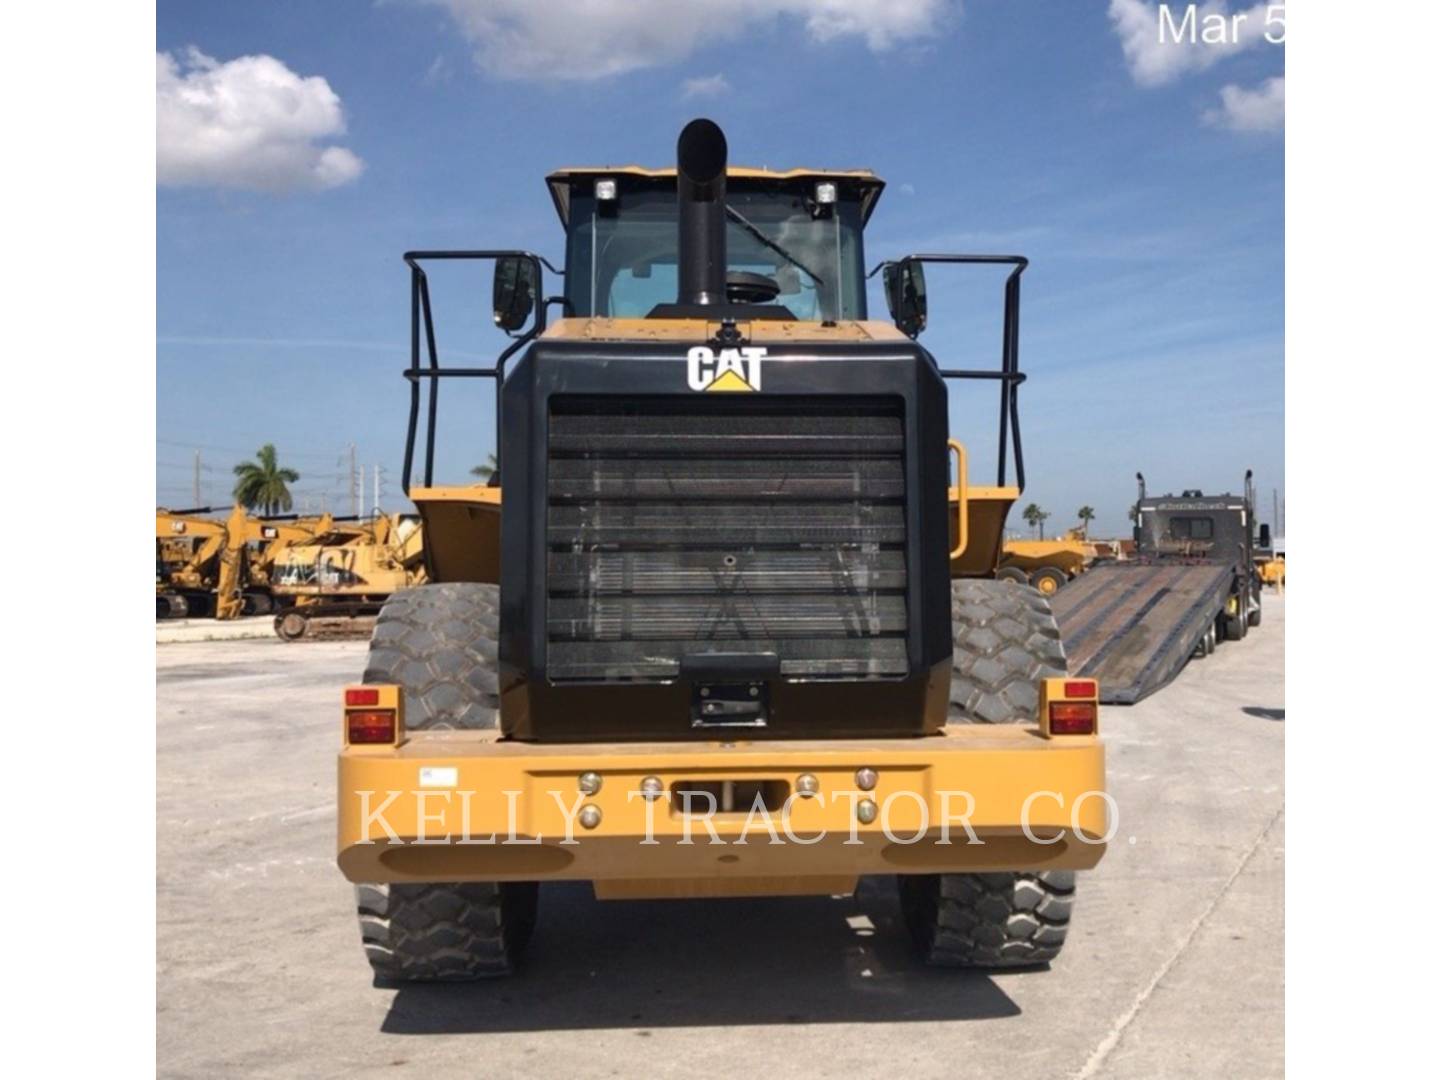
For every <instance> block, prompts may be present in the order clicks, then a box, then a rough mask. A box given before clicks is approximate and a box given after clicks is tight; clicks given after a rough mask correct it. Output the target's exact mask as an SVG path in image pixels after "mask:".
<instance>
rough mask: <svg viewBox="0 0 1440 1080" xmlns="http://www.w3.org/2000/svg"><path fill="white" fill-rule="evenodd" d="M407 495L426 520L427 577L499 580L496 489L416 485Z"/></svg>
mask: <svg viewBox="0 0 1440 1080" xmlns="http://www.w3.org/2000/svg"><path fill="white" fill-rule="evenodd" d="M410 500H411V501H412V502H413V503H414V504H415V506H416V507H417V508H418V509H419V511H420V520H421V521H423V522H424V524H425V530H424V532H425V562H426V567H427V569H428V570H429V575H430V580H431V581H479V582H486V583H489V584H493V585H498V584H499V583H500V489H499V488H498V487H486V486H484V485H483V484H473V485H467V486H463V487H430V488H414V489H412V490H411V492H410Z"/></svg>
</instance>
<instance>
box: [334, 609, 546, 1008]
mask: <svg viewBox="0 0 1440 1080" xmlns="http://www.w3.org/2000/svg"><path fill="white" fill-rule="evenodd" d="M499 634H500V590H499V588H498V587H497V586H494V585H481V584H476V583H473V582H448V583H446V584H441V585H422V586H420V587H418V588H414V589H405V590H402V591H401V592H397V593H394V594H393V595H392V596H391V597H390V599H389V600H387V601H386V602H385V606H384V607H383V608H381V609H380V615H379V618H377V619H376V621H375V630H374V633H373V634H372V635H371V637H370V656H369V659H368V661H367V663H366V665H365V675H364V681H365V682H367V683H390V684H394V685H398V686H399V687H400V688H401V692H402V693H403V694H404V697H405V726H406V728H407V729H410V730H415V731H442V730H456V729H458V730H487V729H493V728H495V727H497V726H498V724H499V721H500V688H499V676H498V672H497V670H496V665H497V662H498V638H499ZM539 892H540V887H539V885H538V884H537V883H535V882H533V881H523V882H488V881H477V882H469V881H467V882H453V883H452V882H433V883H431V882H427V883H425V884H416V885H412V884H403V885H401V884H392V885H357V886H356V887H355V898H356V905H357V907H358V908H359V912H360V937H361V940H362V941H363V942H364V945H365V955H366V956H367V957H368V958H369V960H370V966H371V967H372V968H373V969H374V970H375V974H376V976H377V977H378V978H380V979H382V980H386V981H421V982H437V981H463V980H469V979H483V978H491V977H495V976H499V975H509V974H510V973H511V972H512V971H514V970H515V966H516V964H517V962H518V959H519V956H520V953H521V952H522V951H523V950H524V948H525V945H526V943H527V942H528V941H529V940H530V936H531V934H532V932H533V931H534V928H535V916H536V910H537V906H538V901H539Z"/></svg>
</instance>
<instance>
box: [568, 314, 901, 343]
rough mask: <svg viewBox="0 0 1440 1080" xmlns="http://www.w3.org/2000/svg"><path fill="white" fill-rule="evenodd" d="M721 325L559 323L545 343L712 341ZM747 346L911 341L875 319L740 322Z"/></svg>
mask: <svg viewBox="0 0 1440 1080" xmlns="http://www.w3.org/2000/svg"><path fill="white" fill-rule="evenodd" d="M719 327H720V323H719V322H709V321H706V320H705V319H629V318H625V319H611V318H603V319H579V318H565V319H557V320H555V322H553V323H551V324H550V325H549V326H547V327H546V328H545V332H544V334H543V335H542V337H544V338H547V339H550V340H563V341H633V342H637V343H643V342H652V341H667V342H683V343H686V344H691V345H693V344H695V343H696V342H706V341H711V340H713V339H714V337H715V332H716V331H717V330H718V329H719ZM736 327H737V329H739V331H740V333H741V334H742V335H743V336H744V338H745V340H746V341H748V342H750V343H751V344H755V345H777V344H799V343H811V344H826V343H835V342H845V341H896V342H900V341H909V340H910V339H909V338H907V337H906V336H905V335H904V334H902V333H901V332H900V331H899V330H897V329H895V327H894V325H893V324H891V323H888V322H879V321H877V320H874V319H864V320H858V319H847V320H843V321H839V322H836V323H833V324H830V325H826V324H825V323H818V322H804V321H801V320H794V321H792V320H789V319H755V320H753V321H751V322H738V323H737V324H736Z"/></svg>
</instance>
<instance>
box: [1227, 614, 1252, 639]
mask: <svg viewBox="0 0 1440 1080" xmlns="http://www.w3.org/2000/svg"><path fill="white" fill-rule="evenodd" d="M1247 629H1248V627H1247V626H1246V620H1245V616H1244V615H1226V616H1225V640H1226V641H1244V640H1245V633H1246V631H1247Z"/></svg>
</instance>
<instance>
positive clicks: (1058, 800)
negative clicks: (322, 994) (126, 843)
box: [338, 726, 1111, 896]
mask: <svg viewBox="0 0 1440 1080" xmlns="http://www.w3.org/2000/svg"><path fill="white" fill-rule="evenodd" d="M860 769H871V770H874V772H875V774H876V776H875V783H874V788H873V790H870V791H862V790H860V787H859V785H858V782H857V777H856V773H857V770H860ZM339 773H340V775H339V781H340V787H339V791H340V806H339V860H338V861H339V865H340V869H341V870H342V872H343V873H344V874H345V876H346V877H347V878H349V879H350V880H351V881H415V882H423V881H464V880H487V881H506V880H512V881H513V880H585V881H592V882H594V883H595V887H596V892H597V894H599V895H601V896H641V895H653V896H659V895H742V894H769V893H825V892H843V891H846V890H847V889H848V888H850V887H852V886H853V884H854V881H855V879H856V878H857V876H859V875H862V874H880V873H891V874H893V873H902V874H903V873H940V872H951V871H985V870H1039V869H1085V868H1088V867H1091V866H1094V865H1095V864H1096V863H1097V862H1098V861H1099V860H1100V857H1101V855H1102V854H1103V853H1104V850H1105V841H1106V839H1108V835H1109V829H1110V825H1111V822H1110V812H1109V806H1108V799H1107V798H1106V797H1105V796H1104V788H1105V762H1104V749H1103V747H1102V746H1101V744H1100V742H1099V740H1098V739H1097V738H1093V737H1073V738H1055V739H1047V738H1044V737H1043V736H1042V735H1041V734H1040V733H1039V730H1038V729H1037V728H1035V727H1020V726H1016V727H961V728H952V729H949V730H948V731H947V732H946V733H945V734H944V735H940V736H929V737H921V738H911V739H897V740H846V741H840V740H824V741H820V740H817V741H803V742H800V741H791V742H745V741H741V740H736V741H733V742H732V741H726V742H710V743H666V744H657V743H641V744H623V743H618V744H617V743H607V744H585V745H576V744H570V745H537V744H532V743H514V742H506V741H504V740H502V739H500V738H498V737H497V735H496V733H494V732H470V731H467V732H415V733H412V734H410V735H409V736H408V738H407V739H406V741H404V742H403V743H402V744H401V745H399V746H396V747H390V746H384V747H359V746H357V747H350V748H347V749H346V750H344V751H343V752H342V753H341V755H340V768H339ZM586 773H594V774H596V775H597V776H598V777H599V779H600V787H599V790H598V791H595V792H594V794H590V795H586V794H582V792H581V790H580V777H581V775H582V774H586ZM801 777H807V778H810V777H813V778H814V786H815V788H816V791H815V794H814V795H813V796H811V797H801V796H800V794H799V788H800V787H801V786H804V785H802V784H800V783H799V781H800V778H801ZM647 778H654V779H653V780H651V781H650V782H651V785H652V787H653V786H655V781H657V780H658V782H659V783H658V786H659V787H660V788H661V789H662V790H663V792H664V794H663V795H662V796H661V797H660V798H658V799H653V800H650V799H646V798H644V797H643V795H642V792H641V783H642V781H644V780H646V779H647ZM762 782H763V785H764V789H765V790H766V792H767V793H768V794H767V796H766V799H767V804H766V806H764V807H762V808H761V809H759V810H756V809H755V807H754V804H753V803H749V804H746V803H745V802H744V800H743V799H742V801H741V803H740V804H739V805H736V806H735V808H734V809H733V810H732V811H730V812H725V811H724V809H723V806H721V807H718V808H717V810H716V812H714V813H710V812H709V811H710V805H709V804H708V802H707V801H706V800H705V799H703V798H696V797H693V796H692V797H691V802H690V807H691V810H692V813H691V815H689V816H688V818H687V815H686V814H685V813H684V812H683V807H682V805H681V802H680V799H679V798H678V797H677V795H676V794H674V793H677V792H678V791H680V790H684V789H688V790H695V789H696V788H698V787H705V788H708V789H709V790H712V791H713V790H721V791H737V790H738V791H740V792H749V791H752V790H754V788H755V786H756V785H757V784H760V783H762ZM808 782H809V781H808V779H807V783H808ZM727 784H729V785H730V786H729V787H727V786H726V785H727ZM865 800H871V801H872V802H873V804H874V807H873V809H874V813H875V816H874V820H872V821H870V822H868V823H862V818H863V817H865V816H866V815H867V810H862V809H860V807H861V804H862V802H864V801H865ZM586 807H593V808H594V811H598V821H596V820H595V818H596V814H595V813H594V812H593V811H592V812H590V813H584V812H583V811H584V810H585V808H586ZM767 807H768V808H767ZM867 809H868V808H867ZM585 823H590V824H591V827H586V824H585ZM966 825H968V826H969V830H968V831H967V829H966V827H965V826H966ZM1027 830H1028V831H1027Z"/></svg>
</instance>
